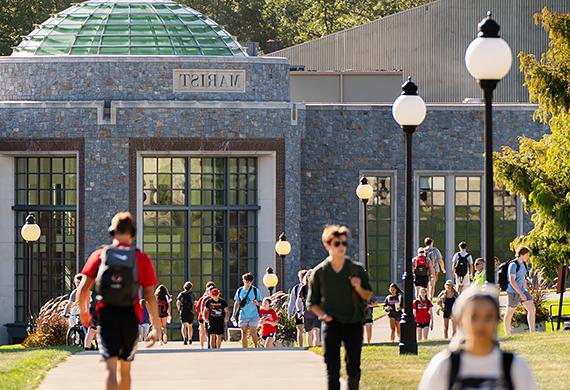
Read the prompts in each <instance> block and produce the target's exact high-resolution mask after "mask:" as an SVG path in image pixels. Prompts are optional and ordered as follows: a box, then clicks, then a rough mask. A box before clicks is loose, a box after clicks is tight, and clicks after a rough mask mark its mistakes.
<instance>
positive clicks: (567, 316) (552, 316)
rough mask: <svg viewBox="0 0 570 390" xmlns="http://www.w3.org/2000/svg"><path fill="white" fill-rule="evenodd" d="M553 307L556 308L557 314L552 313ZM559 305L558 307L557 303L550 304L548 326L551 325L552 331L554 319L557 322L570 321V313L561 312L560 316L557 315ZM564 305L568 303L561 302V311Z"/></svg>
mask: <svg viewBox="0 0 570 390" xmlns="http://www.w3.org/2000/svg"><path fill="white" fill-rule="evenodd" d="M553 307H555V308H556V313H557V314H554V313H552V308H553ZM559 307H560V305H559V304H558V303H555V304H552V305H550V315H549V316H548V320H549V321H550V326H551V327H552V331H554V321H556V322H557V323H558V321H560V322H561V323H564V322H565V321H570V314H563V315H561V316H558V308H559ZM564 307H570V303H563V304H562V310H563V311H564Z"/></svg>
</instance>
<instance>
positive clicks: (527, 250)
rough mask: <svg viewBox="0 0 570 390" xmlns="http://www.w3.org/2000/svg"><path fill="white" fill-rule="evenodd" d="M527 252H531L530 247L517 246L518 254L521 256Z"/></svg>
mask: <svg viewBox="0 0 570 390" xmlns="http://www.w3.org/2000/svg"><path fill="white" fill-rule="evenodd" d="M527 253H530V249H528V248H527V247H526V246H519V247H518V248H517V252H516V256H517V257H521V256H524V255H526V254H527Z"/></svg>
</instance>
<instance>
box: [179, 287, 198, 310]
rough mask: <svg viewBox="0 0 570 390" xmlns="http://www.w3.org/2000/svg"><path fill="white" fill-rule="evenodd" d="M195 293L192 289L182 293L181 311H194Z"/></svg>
mask: <svg viewBox="0 0 570 390" xmlns="http://www.w3.org/2000/svg"><path fill="white" fill-rule="evenodd" d="M195 300H196V298H195V297H194V293H193V292H192V291H184V292H182V293H181V294H180V311H181V312H182V311H193V309H194V304H193V303H194V301H195Z"/></svg>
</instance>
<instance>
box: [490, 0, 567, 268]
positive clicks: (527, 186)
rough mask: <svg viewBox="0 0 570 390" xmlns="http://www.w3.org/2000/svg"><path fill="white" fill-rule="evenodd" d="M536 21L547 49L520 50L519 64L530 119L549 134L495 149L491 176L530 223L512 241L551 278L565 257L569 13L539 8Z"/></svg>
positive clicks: (521, 139) (524, 139) (513, 245)
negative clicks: (535, 51) (531, 109)
mask: <svg viewBox="0 0 570 390" xmlns="http://www.w3.org/2000/svg"><path fill="white" fill-rule="evenodd" d="M535 22H536V23H537V24H539V23H542V26H543V27H544V29H545V30H546V31H547V32H548V36H549V46H548V50H547V51H546V53H544V54H543V55H542V56H541V57H540V58H536V57H535V56H534V55H532V54H525V53H520V54H519V59H520V62H521V65H520V69H521V72H522V73H523V74H524V80H525V85H526V86H527V88H528V91H529V95H530V101H531V103H538V109H537V110H536V112H535V113H534V120H536V121H538V122H540V123H543V124H545V125H548V126H549V127H550V130H551V133H550V134H546V135H544V136H543V137H542V139H540V140H538V141H534V140H532V139H529V138H526V137H521V138H520V145H519V148H518V150H514V149H511V148H509V147H504V148H503V151H502V153H495V178H496V180H497V182H498V183H499V184H502V185H504V186H505V187H506V188H507V189H508V190H509V191H511V192H514V193H516V194H517V195H518V196H519V197H521V199H522V201H523V204H524V206H525V209H526V210H527V211H528V212H530V213H531V214H532V221H533V222H534V228H533V229H532V230H531V231H530V232H529V233H528V234H527V235H526V236H522V237H519V238H517V239H515V241H513V242H512V243H511V246H512V247H515V246H517V245H520V244H524V245H527V246H529V247H530V248H531V250H532V251H533V254H534V257H533V263H534V264H535V265H538V266H539V267H544V268H545V271H546V274H547V276H548V277H549V278H550V279H553V278H554V277H555V275H556V270H557V267H558V265H559V264H562V263H563V262H564V261H568V259H570V14H557V13H554V12H551V11H549V10H548V9H547V8H544V9H543V10H542V12H541V13H539V14H536V15H535Z"/></svg>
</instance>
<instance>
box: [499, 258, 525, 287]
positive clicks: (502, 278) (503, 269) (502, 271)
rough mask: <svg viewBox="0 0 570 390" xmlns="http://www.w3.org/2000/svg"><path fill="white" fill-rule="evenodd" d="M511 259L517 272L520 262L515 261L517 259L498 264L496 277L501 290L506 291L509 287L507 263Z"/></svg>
mask: <svg viewBox="0 0 570 390" xmlns="http://www.w3.org/2000/svg"><path fill="white" fill-rule="evenodd" d="M513 261H514V262H515V263H516V264H517V272H519V269H520V268H521V264H520V263H519V262H518V261H517V259H513V260H509V261H506V262H504V263H501V264H500V265H499V268H498V272H497V275H498V276H497V279H498V282H499V287H501V291H507V287H509V265H510V264H511V263H512V262H513ZM525 267H526V266H525Z"/></svg>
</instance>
